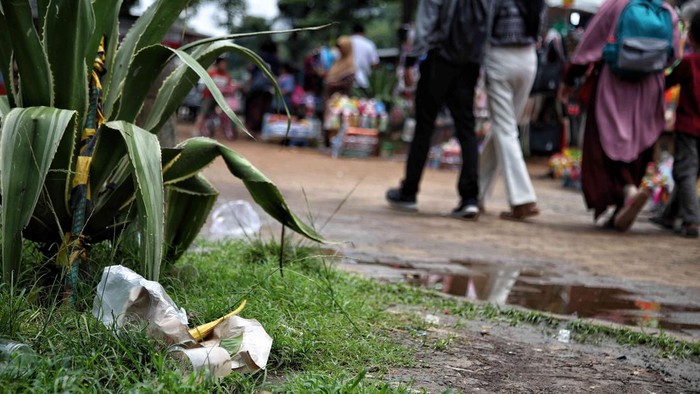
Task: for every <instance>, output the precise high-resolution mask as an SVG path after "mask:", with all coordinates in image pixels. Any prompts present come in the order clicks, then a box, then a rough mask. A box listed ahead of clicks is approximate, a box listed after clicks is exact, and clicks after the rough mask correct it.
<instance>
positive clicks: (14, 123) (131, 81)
mask: <svg viewBox="0 0 700 394" xmlns="http://www.w3.org/2000/svg"><path fill="white" fill-rule="evenodd" d="M121 2H122V0H39V1H38V6H37V7H38V17H37V19H36V20H38V23H37V22H36V21H35V18H34V17H33V16H32V10H31V7H30V4H29V1H28V0H0V72H2V74H3V75H4V76H5V80H6V83H7V88H8V94H7V96H3V97H0V122H1V123H2V128H1V129H0V130H1V133H2V134H1V136H0V193H1V196H2V214H1V218H2V241H1V242H2V243H1V246H2V263H3V272H2V277H3V280H4V281H5V282H11V281H14V280H16V279H17V276H18V275H19V274H20V273H21V270H22V265H21V262H22V240H23V239H28V240H31V241H34V242H38V243H41V244H43V245H45V246H46V245H55V246H58V247H57V248H54V249H55V250H57V251H58V252H57V253H56V255H57V259H56V260H57V262H58V263H59V264H61V265H62V266H63V267H64V268H65V269H64V272H65V273H66V274H67V275H66V278H67V285H68V286H69V288H70V287H71V286H74V285H75V281H76V280H77V267H78V263H80V262H81V261H84V260H85V259H86V257H87V254H88V249H89V245H90V244H94V243H97V242H102V241H106V240H112V241H114V240H116V239H118V237H119V236H120V235H121V234H123V233H124V232H125V230H126V229H131V230H133V232H135V233H136V234H137V235H138V236H137V239H138V240H139V245H140V246H139V247H138V248H139V259H140V262H141V270H142V272H141V273H142V274H143V275H145V276H146V277H148V278H150V279H154V280H156V279H158V276H159V272H160V266H161V261H171V260H175V259H177V258H178V257H179V256H180V255H181V254H182V253H183V251H184V250H186V248H187V246H188V245H190V244H191V242H192V241H193V240H194V238H195V237H196V236H197V234H198V232H199V230H200V229H201V227H202V226H203V224H204V222H205V221H206V218H207V215H208V214H209V211H210V210H211V208H212V206H213V204H214V202H215V200H216V198H217V195H218V193H217V191H216V190H215V189H214V188H213V187H212V185H211V184H210V183H209V182H207V180H206V179H205V178H204V177H203V176H202V175H201V174H200V172H201V171H202V170H203V169H204V168H205V167H206V166H207V165H209V164H210V163H211V162H212V161H213V160H214V159H216V158H217V157H221V158H223V160H224V161H225V163H226V165H227V167H228V169H229V171H230V172H231V174H232V175H234V176H235V177H237V178H239V179H241V180H242V181H243V184H244V185H245V187H246V188H247V189H248V190H249V192H250V193H251V195H252V197H253V199H254V200H255V202H256V203H257V204H259V205H260V206H261V207H262V208H263V209H264V210H265V211H266V212H267V213H269V214H270V215H271V216H272V217H273V218H275V219H276V220H278V221H279V222H280V223H282V224H283V225H284V226H287V227H289V228H290V229H292V230H294V231H296V232H298V233H300V234H302V235H304V236H306V237H308V238H311V239H313V240H317V241H318V240H321V238H320V237H319V235H318V234H317V233H316V232H315V231H314V230H313V229H311V228H310V227H309V226H307V225H305V224H304V223H303V222H302V221H301V220H299V219H298V218H297V217H296V216H295V215H294V214H293V213H292V212H291V211H290V209H289V208H288V206H287V204H286V203H285V201H284V199H283V197H282V195H281V194H280V191H279V190H278V189H277V187H276V186H275V185H274V184H273V183H272V182H271V181H270V180H268V179H267V178H266V177H265V176H264V175H263V174H262V173H261V172H260V171H258V170H257V169H256V168H255V167H253V166H252V165H251V164H250V162H248V161H247V160H246V159H244V158H243V157H241V156H240V155H238V154H237V153H236V152H234V151H233V150H231V149H229V148H227V147H225V146H223V145H221V144H219V143H217V142H216V141H214V140H210V139H205V138H194V139H190V140H187V141H185V142H183V143H181V144H180V145H178V146H177V147H175V148H174V149H172V148H171V149H166V148H162V149H161V147H160V145H159V143H158V139H157V134H158V132H159V131H160V129H161V127H162V126H163V124H164V123H165V122H166V121H167V119H168V118H169V117H170V116H171V115H172V113H173V112H174V111H175V110H176V109H177V107H178V106H179V104H180V103H181V101H182V99H183V98H184V97H185V95H186V94H187V92H188V91H189V90H190V89H191V88H192V87H193V86H194V84H195V83H196V82H197V81H198V80H199V79H202V80H203V81H204V83H205V84H206V86H207V87H208V88H209V90H211V91H212V93H213V96H214V99H215V100H216V102H217V103H218V104H219V106H221V107H222V108H223V110H224V112H225V113H226V114H228V116H229V117H230V118H231V119H232V120H233V121H234V122H235V123H236V124H237V125H238V127H241V128H243V125H242V124H241V122H240V120H239V119H238V118H237V117H236V115H235V114H234V113H233V111H232V110H231V108H230V107H229V106H228V104H227V103H226V100H225V99H224V97H223V95H222V94H221V92H220V91H219V90H218V89H217V88H216V85H215V84H214V82H213V81H212V80H211V78H210V77H209V76H208V74H207V72H206V69H205V67H206V66H207V65H209V64H211V63H212V62H213V60H214V59H215V58H216V57H217V56H220V55H221V54H223V53H225V52H233V53H235V54H238V55H241V56H244V57H245V58H247V59H248V60H249V61H251V62H253V63H255V64H256V65H257V66H258V67H260V68H261V69H262V70H263V71H264V72H266V73H267V75H268V77H269V78H271V79H272V75H271V74H270V73H269V71H268V69H267V67H266V66H265V64H264V62H263V61H262V60H261V59H260V58H259V57H258V56H257V55H256V54H255V53H253V52H252V51H250V50H249V49H247V48H245V47H242V46H239V45H237V44H235V43H234V42H231V41H229V40H224V39H231V38H234V37H233V36H227V37H219V38H213V39H206V40H202V41H199V42H195V43H192V44H189V45H186V46H184V47H181V48H179V49H172V48H168V47H165V46H163V45H160V44H159V43H160V42H161V40H162V38H163V36H164V35H165V34H166V32H167V31H168V30H169V28H170V27H171V25H172V24H173V23H174V22H175V21H176V20H177V18H178V17H179V15H180V14H181V12H182V11H183V9H184V8H185V7H186V6H187V3H188V0H158V1H156V2H155V3H153V4H152V5H151V6H150V7H149V8H148V9H147V10H146V11H145V12H144V14H143V15H142V16H141V17H140V18H139V19H138V20H137V21H136V22H135V24H134V25H133V26H132V27H131V29H130V30H129V32H128V33H127V34H126V36H125V37H124V38H123V40H122V41H121V42H119V26H118V23H119V20H118V11H119V8H120V5H121ZM37 26H38V27H37ZM173 65H175V68H174V71H172V73H171V74H169V76H168V77H167V78H165V80H164V81H162V82H156V81H158V80H159V78H158V76H159V74H160V73H161V72H163V70H164V69H166V67H169V68H172V66H173ZM155 84H158V85H157V86H154V85H155ZM152 88H154V89H155V88H157V89H158V95H157V97H156V99H155V102H154V104H153V106H152V108H151V109H150V112H148V113H144V114H141V112H142V107H143V102H144V100H145V99H146V95H147V93H148V92H149V90H150V89H152Z"/></svg>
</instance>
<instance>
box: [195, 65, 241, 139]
mask: <svg viewBox="0 0 700 394" xmlns="http://www.w3.org/2000/svg"><path fill="white" fill-rule="evenodd" d="M207 72H208V73H209V76H210V77H211V79H213V80H214V83H215V84H216V87H218V88H219V90H220V91H221V92H222V93H224V94H230V93H231V91H232V90H233V79H232V78H231V76H230V75H229V73H228V63H227V62H226V59H224V58H223V57H220V58H217V59H216V61H215V62H214V65H213V66H212V67H210V68H209V70H207ZM216 105H217V104H216V101H215V100H214V96H212V94H211V92H210V91H209V89H207V88H205V89H204V92H203V93H202V105H201V106H200V110H199V114H197V119H196V120H195V122H194V130H196V131H197V132H199V133H200V134H203V135H204V134H205V133H202V130H203V125H204V120H205V119H206V118H208V117H209V116H211V114H212V113H213V112H214V111H215V110H216Z"/></svg>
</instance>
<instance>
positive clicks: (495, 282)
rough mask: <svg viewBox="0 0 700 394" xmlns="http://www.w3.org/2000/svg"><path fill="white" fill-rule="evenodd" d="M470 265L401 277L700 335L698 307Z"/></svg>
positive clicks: (487, 297) (484, 297)
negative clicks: (456, 271) (453, 271)
mask: <svg viewBox="0 0 700 394" xmlns="http://www.w3.org/2000/svg"><path fill="white" fill-rule="evenodd" d="M468 268H469V269H470V270H474V274H472V275H469V276H461V275H434V274H428V273H425V274H420V273H418V274H417V273H410V274H406V275H405V278H406V281H407V282H409V283H412V284H415V285H419V286H423V287H426V288H430V289H434V290H438V291H442V292H444V293H447V294H451V295H455V296H460V297H466V298H468V299H471V300H481V301H488V302H491V303H495V304H501V305H506V304H507V305H518V306H522V307H525V308H528V309H533V310H538V311H545V312H551V313H556V314H561V315H576V316H578V317H581V318H595V319H600V320H606V321H610V322H614V323H618V324H626V325H634V326H643V327H649V328H659V329H663V330H665V331H674V332H677V333H681V334H685V335H690V336H693V337H700V308H691V307H684V306H682V305H669V304H664V303H659V302H654V301H653V300H651V299H648V298H645V297H643V296H641V295H638V294H634V293H632V292H629V291H625V290H622V289H616V288H602V287H600V288H598V287H588V286H580V285H565V284H564V285H563V284H552V283H548V282H547V280H546V278H544V277H542V276H541V275H538V274H537V273H532V272H524V271H521V270H520V269H518V268H513V267H504V268H498V269H494V268H492V267H486V266H481V267H480V266H478V265H473V264H472V265H469V266H468ZM414 272H415V271H414Z"/></svg>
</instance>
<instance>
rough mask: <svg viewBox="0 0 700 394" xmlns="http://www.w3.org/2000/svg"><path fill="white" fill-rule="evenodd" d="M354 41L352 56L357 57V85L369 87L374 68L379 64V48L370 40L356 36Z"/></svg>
mask: <svg viewBox="0 0 700 394" xmlns="http://www.w3.org/2000/svg"><path fill="white" fill-rule="evenodd" d="M350 38H351V40H352V54H353V56H354V57H355V85H357V86H359V87H361V88H367V87H368V86H369V76H370V74H372V66H374V65H376V64H379V54H378V53H377V46H376V45H374V43H373V42H372V41H370V40H369V39H368V38H366V37H364V36H362V35H359V34H355V35H353V36H351V37H350Z"/></svg>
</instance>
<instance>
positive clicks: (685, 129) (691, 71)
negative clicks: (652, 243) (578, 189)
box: [653, 10, 700, 238]
mask: <svg viewBox="0 0 700 394" xmlns="http://www.w3.org/2000/svg"><path fill="white" fill-rule="evenodd" d="M688 45H689V46H690V48H691V50H692V51H691V53H690V54H687V55H686V56H685V57H683V59H682V60H681V62H680V63H679V64H678V66H676V68H674V69H673V71H672V72H671V74H670V75H668V76H667V77H666V88H670V87H673V86H676V85H680V87H681V92H680V96H679V98H678V108H677V109H676V125H675V131H676V136H675V143H674V154H673V180H674V182H675V185H676V186H675V188H674V191H673V197H672V199H671V200H672V201H671V202H670V203H669V205H668V207H667V209H666V210H665V211H664V213H663V215H662V217H661V218H655V220H653V222H654V223H657V224H660V225H662V226H663V227H666V228H668V229H673V228H674V224H675V223H674V222H675V221H676V218H677V217H680V219H681V220H682V224H681V228H680V234H681V235H683V236H685V237H689V238H697V237H698V236H700V232H699V231H698V225H699V224H700V206H698V205H699V203H698V190H697V187H698V176H700V53H698V49H700V12H698V10H695V13H694V14H693V15H692V17H691V18H690V28H689V29H688Z"/></svg>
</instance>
